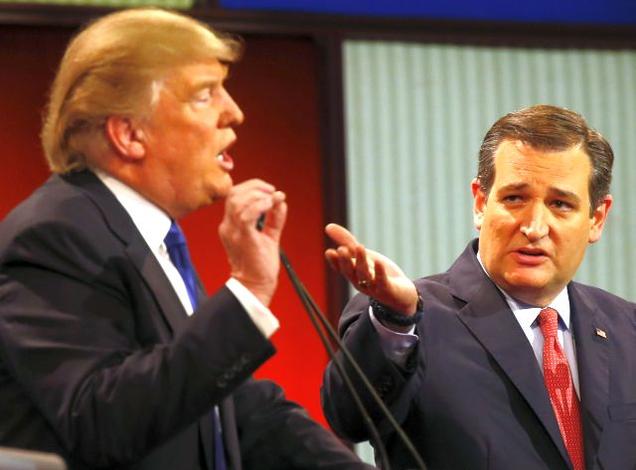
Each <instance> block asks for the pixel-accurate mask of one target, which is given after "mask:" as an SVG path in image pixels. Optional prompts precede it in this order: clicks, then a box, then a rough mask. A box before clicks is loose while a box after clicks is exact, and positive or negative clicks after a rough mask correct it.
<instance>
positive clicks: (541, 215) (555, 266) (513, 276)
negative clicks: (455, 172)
mask: <svg viewBox="0 0 636 470" xmlns="http://www.w3.org/2000/svg"><path fill="white" fill-rule="evenodd" d="M494 159H495V180H494V182H493V186H492V188H491V190H490V193H489V194H488V196H486V195H485V194H484V192H483V191H482V190H481V189H480V188H479V183H478V182H477V180H475V181H473V183H472V190H473V196H474V199H475V201H474V217H475V225H476V227H477V228H478V229H479V230H480V234H479V253H480V256H481V259H482V261H483V263H484V266H485V268H486V270H487V271H488V273H489V275H490V277H491V278H492V279H493V281H494V282H495V283H496V284H497V285H498V286H499V287H501V288H502V289H504V290H505V291H506V292H507V293H508V294H510V295H511V296H513V297H515V298H517V299H519V300H522V301H524V302H527V303H530V304H533V305H539V306H545V305H547V304H548V303H549V302H550V301H551V300H552V299H553V298H554V297H555V296H556V295H557V294H558V293H559V292H560V291H561V290H562V289H563V288H564V287H565V286H566V284H567V283H568V282H569V281H570V280H571V279H572V278H573V277H574V274H575V272H576V270H577V269H578V267H579V264H580V263H581V261H582V260H583V255H584V254H585V250H586V248H587V245H588V243H593V242H595V241H597V240H598V239H599V238H600V236H601V232H602V229H603V224H604V222H605V219H606V217H607V213H608V211H609V208H610V206H611V197H610V196H607V197H606V198H605V199H604V201H603V202H602V203H601V204H600V205H599V207H597V208H595V210H594V211H593V212H592V213H591V214H592V215H590V197H589V196H590V195H589V189H588V183H589V180H590V175H591V170H592V167H591V163H590V159H589V157H588V156H587V155H586V154H585V153H584V152H583V151H582V150H581V149H580V148H578V147H571V148H569V149H567V150H565V151H560V152H546V151H542V150H537V149H534V148H532V147H530V146H528V145H525V144H523V143H522V142H520V141H512V140H505V141H503V142H502V143H501V144H500V146H499V147H498V149H497V151H496V152H495V157H494Z"/></svg>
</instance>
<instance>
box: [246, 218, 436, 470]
mask: <svg viewBox="0 0 636 470" xmlns="http://www.w3.org/2000/svg"><path fill="white" fill-rule="evenodd" d="M264 224H265V213H262V214H261V215H260V216H259V218H258V220H257V222H256V229H257V230H258V231H261V230H263V225H264ZM279 257H280V260H281V263H282V265H283V267H284V268H285V271H286V272H287V276H288V277H289V280H290V281H291V283H292V285H293V286H294V289H295V290H296V294H297V295H298V297H299V298H300V301H301V302H302V304H303V306H304V307H305V311H306V312H307V315H308V316H309V320H310V321H311V323H312V325H313V327H314V329H315V330H316V332H317V333H318V337H319V338H320V341H321V342H322V344H323V346H324V348H325V350H326V351H327V354H328V355H329V358H330V359H331V361H332V362H333V364H334V366H335V367H336V370H337V371H338V374H339V375H340V377H341V378H342V380H343V382H344V383H345V386H346V388H347V390H348V391H349V393H350V394H351V397H352V398H353V401H354V403H355V405H356V408H357V409H358V411H359V412H360V415H361V416H362V420H363V421H364V423H365V425H366V427H367V429H368V431H369V435H370V437H371V439H370V440H371V441H373V442H374V443H375V449H376V450H377V453H378V458H379V460H380V462H381V468H382V469H384V470H390V469H391V465H390V463H389V459H388V455H387V452H386V448H385V447H384V444H383V443H382V439H381V438H380V433H379V431H378V428H377V427H376V426H375V424H374V423H373V420H372V419H371V416H370V415H369V412H368V411H367V409H366V408H365V406H364V404H363V403H362V399H361V398H360V394H359V393H358V392H357V391H356V389H355V387H354V386H353V383H352V381H351V378H350V377H349V375H348V374H347V372H346V371H345V370H344V366H343V364H342V363H341V362H340V360H339V358H338V357H337V356H336V352H335V351H334V349H333V346H332V345H331V343H330V342H329V340H328V339H327V336H326V335H325V331H326V332H327V334H328V335H329V337H330V338H331V339H332V340H333V341H334V342H335V343H336V344H337V345H338V347H339V348H340V351H341V352H342V354H343V356H344V358H345V359H346V360H347V361H348V363H349V365H350V366H351V368H352V369H353V370H354V372H355V373H356V375H357V376H358V378H359V379H360V381H361V382H362V384H363V385H364V388H365V389H366V390H367V392H368V393H369V395H370V396H371V398H372V399H373V401H374V402H375V404H376V405H377V406H378V408H379V409H380V412H381V413H382V415H383V416H384V417H385V418H386V420H387V421H388V422H389V424H390V425H391V427H393V429H394V430H395V432H396V434H397V435H398V438H399V439H400V440H401V441H402V443H403V444H404V446H405V447H406V449H407V451H408V452H409V453H410V454H411V456H412V457H413V460H415V462H416V463H417V466H418V468H419V469H420V470H426V465H425V464H424V460H423V459H422V457H421V456H420V454H419V452H418V451H417V449H416V448H415V446H414V445H413V442H412V441H411V439H409V437H408V436H407V435H406V433H405V432H404V430H403V429H402V427H401V426H400V424H399V423H398V422H397V421H396V420H395V418H394V417H393V414H392V413H391V411H390V410H389V409H388V408H387V407H386V405H385V404H384V402H383V401H382V398H380V396H379V395H378V394H377V392H376V391H375V388H374V387H373V385H372V384H371V382H370V380H369V378H368V377H367V376H366V374H365V373H364V372H363V371H362V369H361V367H360V365H359V364H358V362H357V361H356V360H355V358H354V357H353V355H352V354H351V352H350V351H349V350H348V349H347V347H346V346H345V345H344V343H343V342H342V340H341V339H340V337H339V336H338V334H337V333H336V331H335V330H334V329H333V327H332V326H331V324H330V323H329V321H328V320H327V318H326V317H325V315H324V314H323V313H322V312H321V310H320V308H318V306H317V305H316V302H315V301H314V299H313V298H312V297H311V294H310V293H309V291H308V290H307V289H306V288H305V286H304V285H303V283H302V281H301V280H300V278H299V277H298V275H297V274H296V272H295V271H294V269H293V268H292V266H291V263H290V262H289V259H288V258H287V255H286V254H285V252H284V251H283V249H282V248H280V249H279Z"/></svg>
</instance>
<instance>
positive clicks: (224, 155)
mask: <svg viewBox="0 0 636 470" xmlns="http://www.w3.org/2000/svg"><path fill="white" fill-rule="evenodd" d="M216 160H217V162H219V165H220V166H221V168H223V169H224V170H225V171H228V172H229V171H232V170H233V169H234V159H233V158H232V157H231V156H230V154H229V153H228V152H227V150H224V151H223V152H221V153H219V154H218V155H217V156H216Z"/></svg>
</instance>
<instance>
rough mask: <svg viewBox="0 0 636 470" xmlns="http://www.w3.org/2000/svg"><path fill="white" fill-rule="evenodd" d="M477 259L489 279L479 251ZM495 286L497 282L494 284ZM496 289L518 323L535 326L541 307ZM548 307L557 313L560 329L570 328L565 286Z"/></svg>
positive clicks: (567, 296)
mask: <svg viewBox="0 0 636 470" xmlns="http://www.w3.org/2000/svg"><path fill="white" fill-rule="evenodd" d="M477 261H479V265H480V266H481V269H483V270H484V273H486V276H488V278H489V279H491V278H490V275H489V274H488V271H486V268H485V267H484V263H483V262H482V260H481V257H480V256H479V252H477ZM495 286H497V284H495ZM497 289H499V291H500V292H501V293H502V294H503V295H504V297H505V298H506V302H507V303H508V306H509V307H510V310H512V313H513V314H514V316H515V318H516V319H517V321H518V322H519V324H520V325H521V326H522V327H523V328H524V329H525V328H526V327H529V328H531V327H533V326H537V325H538V323H537V317H538V316H539V312H541V307H536V306H534V305H529V304H526V303H525V302H522V301H520V300H518V299H515V298H514V297H512V296H510V295H509V294H508V293H507V292H506V291H505V290H503V289H502V288H501V287H499V286H497ZM548 307H551V308H553V309H554V310H556V311H557V312H558V313H559V325H560V327H561V328H562V329H565V330H569V329H570V296H569V294H568V288H567V286H565V287H564V288H563V290H562V291H561V292H559V294H558V295H557V296H556V297H555V298H554V299H553V300H552V302H550V304H549V305H548Z"/></svg>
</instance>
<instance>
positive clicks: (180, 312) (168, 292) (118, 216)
mask: <svg viewBox="0 0 636 470" xmlns="http://www.w3.org/2000/svg"><path fill="white" fill-rule="evenodd" d="M64 179H65V180H66V181H67V182H69V183H70V184H73V185H75V186H77V187H78V188H80V189H81V190H82V191H83V192H84V194H86V196H87V197H88V198H89V199H90V200H91V201H93V203H94V204H95V205H96V206H97V208H98V209H99V211H100V212H101V213H102V216H103V217H104V219H105V220H106V223H107V225H108V226H109V228H110V229H111V231H112V233H113V234H114V235H115V236H116V237H117V238H118V239H119V240H121V242H122V243H123V244H124V246H125V248H124V251H125V252H126V254H127V255H128V257H129V259H130V261H131V262H132V264H133V265H134V266H135V268H136V269H137V271H138V272H139V274H140V275H141V277H142V278H143V280H144V282H145V283H146V285H147V287H148V290H149V291H150V292H151V293H152V296H153V297H154V299H155V301H156V302H157V305H158V306H159V310H160V311H161V313H162V315H163V317H164V320H165V321H166V323H167V326H168V328H169V329H170V330H171V331H172V332H173V333H174V332H176V331H179V329H180V328H181V326H182V325H183V324H184V322H185V320H186V319H187V315H186V312H185V311H184V309H183V306H182V305H181V302H180V301H179V298H178V296H177V295H176V293H175V292H174V289H173V288H172V285H171V284H170V281H169V280H168V278H167V277H166V275H165V273H164V271H163V269H162V268H161V266H160V265H159V263H158V262H157V260H156V258H155V257H154V256H153V254H152V252H151V251H150V249H149V248H148V245H146V242H145V240H144V239H143V237H142V236H141V234H140V233H139V231H138V230H137V227H135V224H134V223H133V221H132V219H131V218H130V216H129V215H128V213H127V212H126V210H125V209H124V208H123V207H122V205H121V204H120V203H119V201H118V200H117V198H116V197H115V196H114V195H113V194H112V193H111V192H110V190H109V189H108V188H107V187H106V186H104V184H103V183H102V182H101V181H100V180H99V178H97V176H95V175H94V174H93V173H92V172H90V171H81V172H76V173H70V174H69V175H66V176H64Z"/></svg>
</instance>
